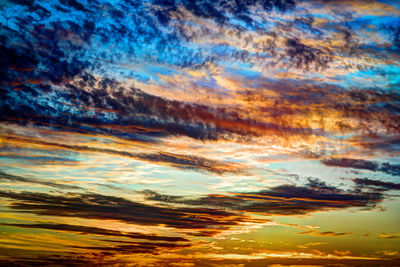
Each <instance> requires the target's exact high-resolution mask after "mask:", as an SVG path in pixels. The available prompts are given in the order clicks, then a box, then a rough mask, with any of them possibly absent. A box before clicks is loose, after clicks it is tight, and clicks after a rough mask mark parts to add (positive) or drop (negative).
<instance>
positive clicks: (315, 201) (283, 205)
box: [144, 179, 383, 215]
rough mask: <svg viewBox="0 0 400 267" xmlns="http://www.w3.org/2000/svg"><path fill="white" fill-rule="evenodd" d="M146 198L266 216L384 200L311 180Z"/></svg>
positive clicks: (377, 195)
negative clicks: (254, 189)
mask: <svg viewBox="0 0 400 267" xmlns="http://www.w3.org/2000/svg"><path fill="white" fill-rule="evenodd" d="M144 194H145V195H146V197H147V198H148V199H149V200H154V201H159V202H166V203H182V204H183V203H184V204H187V205H195V206H210V207H224V208H229V209H232V210H238V211H245V212H254V213H262V214H268V215H296V214H307V213H310V212H315V211H324V210H331V209H345V208H351V207H358V208H367V209H369V208H374V207H375V206H376V205H377V204H378V203H380V202H381V201H382V200H383V195H382V194H380V193H377V192H373V193H371V192H358V191H349V192H346V191H343V190H340V189H337V188H335V187H332V186H328V185H326V184H325V183H324V182H322V181H319V180H316V179H311V180H310V181H309V183H308V184H306V185H305V186H294V185H281V186H276V187H272V188H270V189H267V190H264V191H259V192H245V193H231V194H229V195H208V196H205V197H200V198H194V199H188V198H184V197H179V196H168V195H163V194H159V193H157V192H153V191H145V192H144Z"/></svg>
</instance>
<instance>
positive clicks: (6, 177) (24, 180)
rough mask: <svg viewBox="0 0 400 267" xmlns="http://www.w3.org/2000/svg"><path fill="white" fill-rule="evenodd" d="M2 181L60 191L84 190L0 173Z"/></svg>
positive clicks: (73, 186)
mask: <svg viewBox="0 0 400 267" xmlns="http://www.w3.org/2000/svg"><path fill="white" fill-rule="evenodd" d="M1 180H5V181H11V182H22V183H31V184H39V185H44V186H50V187H54V188H58V189H72V190H76V189H82V188H81V187H79V186H75V185H68V184H62V183H55V182H50V181H47V180H43V179H39V178H30V177H23V176H19V175H12V174H7V173H5V172H2V171H0V181H1Z"/></svg>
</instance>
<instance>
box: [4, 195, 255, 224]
mask: <svg viewBox="0 0 400 267" xmlns="http://www.w3.org/2000/svg"><path fill="white" fill-rule="evenodd" d="M0 196H1V197H3V198H7V199H10V200H11V202H10V204H9V207H10V208H11V209H13V210H16V211H21V212H30V213H35V214H38V215H50V216H65V217H78V218H85V219H97V220H118V221H121V222H125V223H130V224H139V225H153V226H157V225H165V226H168V227H174V228H181V229H192V230H193V231H196V230H207V229H209V228H210V229H212V230H221V231H222V230H226V229H229V228H230V227H232V226H236V225H239V224H240V223H241V222H244V221H246V220H251V219H250V218H248V217H247V216H245V215H240V214H236V213H233V212H228V211H223V210H219V209H212V208H182V207H181V208H173V207H171V208H168V207H159V206H151V205H147V204H143V203H139V202H134V201H130V200H127V199H124V198H120V197H113V196H105V195H99V194H73V193H69V194H66V195H52V194H45V193H34V192H10V191H1V192H0Z"/></svg>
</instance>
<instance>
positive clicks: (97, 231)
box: [0, 223, 189, 242]
mask: <svg viewBox="0 0 400 267" xmlns="http://www.w3.org/2000/svg"><path fill="white" fill-rule="evenodd" d="M0 225H2V226H10V227H21V228H30V229H45V230H54V231H62V232H74V233H79V234H84V235H87V234H90V235H101V236H113V237H125V238H132V239H145V240H152V241H167V242H188V241H189V240H188V239H186V238H183V237H174V236H160V235H152V234H141V233H132V232H129V233H128V232H121V231H116V230H109V229H103V228H98V227H91V226H83V225H71V224H63V223H36V224H23V223H2V224H0Z"/></svg>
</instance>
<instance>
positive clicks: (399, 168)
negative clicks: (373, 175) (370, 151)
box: [321, 158, 400, 176]
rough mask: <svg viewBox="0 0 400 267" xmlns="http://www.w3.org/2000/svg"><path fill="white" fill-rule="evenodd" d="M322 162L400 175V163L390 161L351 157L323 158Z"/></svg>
mask: <svg viewBox="0 0 400 267" xmlns="http://www.w3.org/2000/svg"><path fill="white" fill-rule="evenodd" d="M321 163H322V164H324V165H326V166H331V167H340V168H353V169H360V170H369V171H373V172H377V171H379V172H383V173H386V174H390V175H393V176H399V175H400V165H396V164H391V163H389V162H377V161H368V160H363V159H351V158H330V159H324V160H321Z"/></svg>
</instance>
